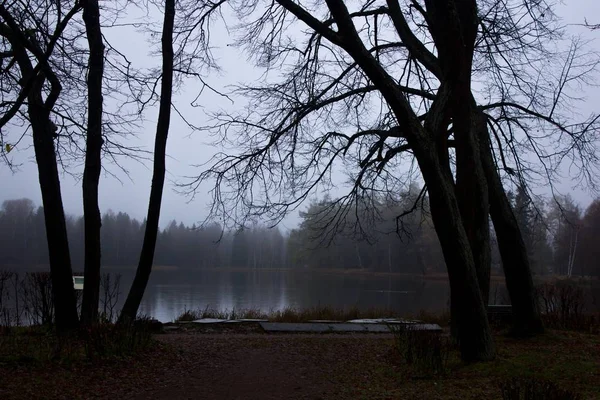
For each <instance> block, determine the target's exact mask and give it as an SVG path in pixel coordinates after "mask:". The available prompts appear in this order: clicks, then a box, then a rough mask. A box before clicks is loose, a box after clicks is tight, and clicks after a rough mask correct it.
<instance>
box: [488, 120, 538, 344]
mask: <svg viewBox="0 0 600 400" xmlns="http://www.w3.org/2000/svg"><path fill="white" fill-rule="evenodd" d="M479 142H480V146H481V152H480V154H481V157H482V165H483V168H484V171H485V175H486V177H487V181H488V190H489V192H490V195H489V199H490V216H491V217H492V222H493V223H494V229H495V231H496V236H497V238H498V248H499V250H500V256H501V258H502V266H503V268H504V275H505V277H506V288H507V289H508V293H509V295H510V300H511V303H512V312H513V328H512V330H513V333H514V334H516V335H531V334H536V333H540V332H543V331H544V327H543V324H542V320H541V318H540V313H539V308H538V302H537V298H536V296H535V288H534V286H533V278H532V276H531V266H530V265H529V258H528V256H527V249H526V248H525V242H524V240H523V235H522V234H521V230H520V229H519V224H518V223H517V219H516V218H515V215H514V213H513V210H512V207H511V205H510V202H509V201H508V197H506V193H505V192H504V187H503V186H502V181H501V180H500V176H499V175H498V171H497V169H496V165H495V163H494V159H493V155H492V149H491V145H490V140H489V132H488V129H487V126H486V125H484V126H483V127H482V131H481V133H480V135H479Z"/></svg>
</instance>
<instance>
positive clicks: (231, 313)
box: [174, 306, 450, 326]
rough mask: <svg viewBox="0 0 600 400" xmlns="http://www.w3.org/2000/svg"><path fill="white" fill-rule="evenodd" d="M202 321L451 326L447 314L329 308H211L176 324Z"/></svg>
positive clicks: (183, 317)
mask: <svg viewBox="0 0 600 400" xmlns="http://www.w3.org/2000/svg"><path fill="white" fill-rule="evenodd" d="M202 318H216V319H224V320H234V319H266V320H269V321H272V322H308V321H314V320H328V321H349V320H352V319H363V318H367V319H369V318H404V319H409V320H413V319H416V320H419V321H424V322H430V323H437V324H440V325H441V326H445V325H447V324H448V321H449V320H450V315H449V314H448V313H436V314H433V313H427V312H424V311H422V312H420V313H418V314H415V315H405V314H404V315H402V314H399V313H398V312H396V311H393V310H389V309H384V308H366V309H364V308H359V307H347V308H335V307H329V306H315V307H309V308H302V309H300V308H294V307H286V308H284V309H283V310H270V311H263V310H260V309H254V308H249V309H233V310H218V309H213V308H210V307H206V308H204V309H197V310H184V311H183V312H182V313H181V314H180V315H179V316H178V317H177V318H176V319H175V321H174V322H189V321H195V320H198V319H202Z"/></svg>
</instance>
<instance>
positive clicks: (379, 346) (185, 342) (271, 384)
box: [137, 334, 391, 399]
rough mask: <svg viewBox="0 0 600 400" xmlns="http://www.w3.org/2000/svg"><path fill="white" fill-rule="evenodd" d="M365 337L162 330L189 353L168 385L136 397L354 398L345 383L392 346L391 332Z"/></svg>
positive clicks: (171, 373) (355, 378)
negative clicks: (203, 333)
mask: <svg viewBox="0 0 600 400" xmlns="http://www.w3.org/2000/svg"><path fill="white" fill-rule="evenodd" d="M364 339H365V335H326V336H323V335H320V336H316V335H227V336H223V335H179V334H176V335H164V336H161V337H159V340H160V341H161V342H163V343H167V344H168V345H170V347H172V348H174V349H177V351H179V352H180V354H182V355H183V354H185V356H182V357H181V360H180V362H181V364H180V367H179V368H178V369H171V370H170V371H169V372H167V373H166V374H165V375H164V379H165V380H168V382H169V385H168V387H164V388H156V387H152V388H149V390H148V391H146V393H144V394H140V396H138V397H137V398H139V399H147V398H155V399H173V398H178V399H187V398H189V399H191V398H202V399H340V398H352V396H350V392H351V391H352V390H349V389H348V388H346V387H345V385H346V384H347V383H349V382H352V383H354V384H360V382H361V381H362V380H363V379H368V373H367V370H368V369H369V367H370V364H373V363H381V362H385V360H384V359H385V358H386V357H387V355H388V352H389V350H390V344H391V337H390V336H389V335H385V336H381V335H377V336H376V335H369V336H368V340H364ZM361 369H365V371H363V372H364V374H361V373H360V370H361ZM355 373H356V374H355ZM365 383H366V382H365ZM349 396H350V397H349Z"/></svg>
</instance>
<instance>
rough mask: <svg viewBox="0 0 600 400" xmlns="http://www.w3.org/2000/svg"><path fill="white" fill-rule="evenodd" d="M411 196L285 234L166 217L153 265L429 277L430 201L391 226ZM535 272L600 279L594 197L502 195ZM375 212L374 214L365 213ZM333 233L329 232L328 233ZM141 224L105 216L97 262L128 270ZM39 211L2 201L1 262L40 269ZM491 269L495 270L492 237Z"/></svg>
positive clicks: (309, 222)
mask: <svg viewBox="0 0 600 400" xmlns="http://www.w3.org/2000/svg"><path fill="white" fill-rule="evenodd" d="M415 195H416V193H415V192H414V191H413V192H408V193H406V194H405V196H403V199H404V200H403V201H402V202H401V203H399V204H393V205H390V204H388V205H386V204H383V202H382V204H381V205H380V210H379V212H378V218H375V217H371V219H369V218H364V216H363V218H359V219H357V218H356V215H355V214H353V213H349V214H343V213H340V212H339V211H340V209H339V206H338V205H337V202H336V201H335V200H331V199H328V198H326V199H323V200H320V201H315V202H313V203H311V204H310V205H309V206H308V208H307V209H306V210H305V211H303V212H300V217H301V222H300V224H299V226H298V227H296V228H295V229H292V230H291V231H281V230H280V229H279V228H277V227H274V228H267V227H265V226H262V225H257V224H253V225H250V226H247V227H245V228H239V229H237V230H224V229H223V228H222V227H221V226H220V225H219V224H216V223H213V224H208V225H205V226H200V225H196V224H192V225H185V224H184V223H183V222H178V221H175V220H173V221H171V222H170V223H169V224H168V225H167V226H166V228H164V229H160V230H159V232H158V239H157V248H156V256H155V265H161V266H177V267H181V268H189V269H193V268H228V267H233V268H306V267H308V268H318V269H325V268H331V269H363V270H368V271H375V272H397V273H414V274H430V273H443V272H445V264H444V258H443V254H442V250H441V248H440V245H439V241H438V239H437V236H436V234H435V230H434V228H433V224H432V223H431V218H430V215H429V211H428V204H427V203H428V202H427V200H426V199H425V201H423V202H422V204H421V205H420V207H419V208H418V209H416V210H414V211H413V212H412V213H411V214H409V215H407V216H404V217H403V218H402V219H401V220H399V222H398V223H396V220H395V217H396V216H398V215H400V214H401V213H402V212H403V210H405V209H407V208H409V207H410V205H411V203H412V202H414V200H415V197H416V196H415ZM509 198H510V199H511V202H512V204H513V208H514V211H515V215H516V216H517V219H518V221H519V225H520V227H521V229H522V231H523V234H524V239H525V242H526V246H527V250H528V255H529V259H530V262H531V265H532V269H533V272H534V274H536V275H548V274H555V275H566V276H600V261H599V260H600V257H599V256H600V254H598V253H599V252H600V250H599V249H598V246H597V238H598V237H600V199H598V200H596V201H594V202H592V203H591V204H590V205H589V206H588V207H587V209H585V210H584V209H582V208H581V207H580V206H578V205H577V204H576V203H575V202H574V201H573V200H572V199H571V198H570V197H568V196H565V197H562V198H560V199H557V200H558V201H554V200H552V201H548V200H536V201H535V202H534V201H532V199H531V198H530V197H528V196H527V195H526V193H525V192H524V191H523V190H521V189H519V188H517V190H516V191H515V192H509ZM369 215H371V216H372V213H369ZM333 228H335V231H333V230H331V229H333ZM83 229H84V221H83V217H81V216H79V217H76V216H69V217H68V218H67V231H68V234H69V245H70V251H71V256H72V260H73V267H74V271H81V270H82V269H83V264H84V233H83ZM144 229H145V221H141V222H140V221H138V220H137V219H135V218H131V217H130V216H129V215H128V214H127V213H124V212H118V213H115V212H113V211H111V210H109V211H107V212H106V213H104V215H103V216H102V231H101V232H102V263H103V265H104V266H110V267H117V268H118V267H123V268H126V267H133V266H135V265H136V263H137V257H138V256H139V251H140V248H141V245H142V241H143V235H144ZM45 234H46V233H45V227H44V217H43V208H42V207H37V208H36V206H35V204H34V202H33V201H31V200H29V199H16V200H6V201H4V202H3V204H2V207H1V209H0V266H1V267H3V268H12V269H31V268H36V269H39V268H46V267H47V265H48V247H47V244H46V239H45ZM492 239H493V240H492V243H493V246H492V265H493V269H494V270H496V272H497V273H499V274H500V273H501V268H502V267H501V260H500V255H499V252H498V249H497V245H496V243H495V236H494V232H493V231H492Z"/></svg>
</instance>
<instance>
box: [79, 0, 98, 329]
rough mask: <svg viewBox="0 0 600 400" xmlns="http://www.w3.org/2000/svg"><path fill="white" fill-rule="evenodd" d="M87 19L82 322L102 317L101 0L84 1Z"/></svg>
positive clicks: (84, 18)
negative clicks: (99, 198)
mask: <svg viewBox="0 0 600 400" xmlns="http://www.w3.org/2000/svg"><path fill="white" fill-rule="evenodd" d="M83 21H84V23H85V30H86V34H87V40H88V44H89V49H90V55H89V61H88V76H87V86H88V124H87V138H86V152H85V168H84V171H83V213H84V214H83V215H84V224H85V228H84V229H85V267H84V282H85V284H84V287H83V300H82V305H81V321H82V323H84V324H91V323H94V322H96V321H97V319H98V304H99V297H100V294H99V293H100V263H101V247H100V228H101V225H102V220H101V216H100V207H99V205H98V184H99V181H100V171H101V168H102V165H101V152H102V144H103V142H104V141H103V139H102V105H103V104H102V102H103V98H102V75H103V72H104V44H103V43H102V31H101V27H100V8H99V6H98V0H85V1H84V2H83Z"/></svg>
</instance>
